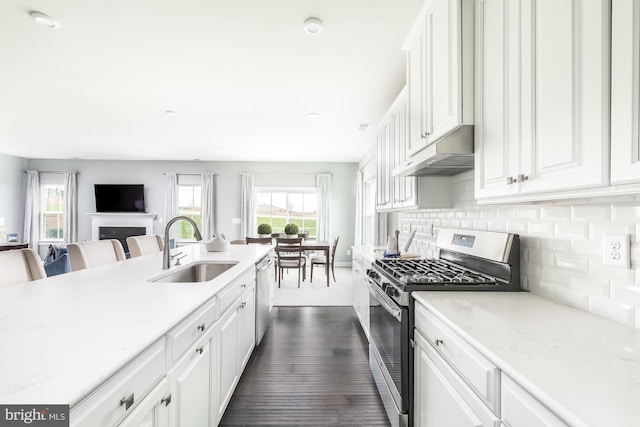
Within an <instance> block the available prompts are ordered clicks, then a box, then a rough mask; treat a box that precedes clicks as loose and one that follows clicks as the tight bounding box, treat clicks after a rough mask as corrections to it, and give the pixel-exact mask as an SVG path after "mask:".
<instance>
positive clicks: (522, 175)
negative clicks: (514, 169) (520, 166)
mask: <svg viewBox="0 0 640 427" xmlns="http://www.w3.org/2000/svg"><path fill="white" fill-rule="evenodd" d="M528 179H529V177H528V176H527V175H525V174H523V173H521V174H520V175H518V178H517V181H518V182H523V181H526V180H528Z"/></svg>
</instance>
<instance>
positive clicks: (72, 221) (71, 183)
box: [64, 171, 78, 243]
mask: <svg viewBox="0 0 640 427" xmlns="http://www.w3.org/2000/svg"><path fill="white" fill-rule="evenodd" d="M77 174H78V172H76V171H70V172H65V173H64V242H65V243H73V242H77V241H78V184H77Z"/></svg>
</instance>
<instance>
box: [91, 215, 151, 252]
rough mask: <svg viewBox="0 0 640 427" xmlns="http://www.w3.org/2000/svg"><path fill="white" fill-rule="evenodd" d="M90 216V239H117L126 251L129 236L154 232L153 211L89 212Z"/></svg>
mask: <svg viewBox="0 0 640 427" xmlns="http://www.w3.org/2000/svg"><path fill="white" fill-rule="evenodd" d="M87 215H89V216H90V217H91V240H93V241H96V240H102V239H118V240H120V242H122V245H123V246H124V248H125V252H128V250H127V245H126V239H127V237H129V236H141V235H149V234H154V232H153V223H154V221H155V219H156V214H154V213H128V212H127V213H111V212H109V213H101V212H98V213H89V214H87Z"/></svg>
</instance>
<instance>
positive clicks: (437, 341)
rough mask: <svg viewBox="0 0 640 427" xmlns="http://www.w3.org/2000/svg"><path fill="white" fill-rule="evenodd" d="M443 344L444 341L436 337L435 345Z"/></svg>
mask: <svg viewBox="0 0 640 427" xmlns="http://www.w3.org/2000/svg"><path fill="white" fill-rule="evenodd" d="M440 344H444V341H442V340H438V339H436V345H438V346H439V345H440Z"/></svg>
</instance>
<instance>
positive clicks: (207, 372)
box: [167, 336, 212, 427]
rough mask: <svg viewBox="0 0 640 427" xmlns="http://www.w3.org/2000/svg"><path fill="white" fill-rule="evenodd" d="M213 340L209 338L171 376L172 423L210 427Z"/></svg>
mask: <svg viewBox="0 0 640 427" xmlns="http://www.w3.org/2000/svg"><path fill="white" fill-rule="evenodd" d="M209 341H210V337H209V336H205V337H203V338H202V339H201V340H199V341H198V342H197V343H195V345H193V346H192V348H191V349H190V350H189V351H188V352H187V353H186V354H185V355H184V356H183V357H182V358H181V359H180V360H179V361H178V362H177V363H176V364H175V365H174V366H173V367H172V369H171V370H170V371H169V373H168V375H167V377H168V378H169V384H170V388H171V402H170V404H169V406H168V408H169V420H170V422H169V424H170V426H172V427H178V426H194V427H197V426H202V427H207V426H209V425H210V422H209V410H210V409H209V408H210V402H211V397H210V389H211V380H212V378H211V365H212V363H211V346H210V342H209Z"/></svg>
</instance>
